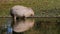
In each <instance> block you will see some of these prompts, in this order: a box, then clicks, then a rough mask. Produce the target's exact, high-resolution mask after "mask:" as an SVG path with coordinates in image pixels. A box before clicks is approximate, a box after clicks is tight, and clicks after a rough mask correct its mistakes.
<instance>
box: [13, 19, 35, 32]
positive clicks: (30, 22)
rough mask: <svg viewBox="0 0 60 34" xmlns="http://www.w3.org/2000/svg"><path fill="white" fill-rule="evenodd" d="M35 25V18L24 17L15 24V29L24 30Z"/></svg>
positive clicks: (17, 30) (16, 30)
mask: <svg viewBox="0 0 60 34" xmlns="http://www.w3.org/2000/svg"><path fill="white" fill-rule="evenodd" d="M33 26H34V19H29V18H28V19H22V20H18V21H17V23H16V24H15V25H14V26H13V31H15V32H24V31H27V30H29V29H30V28H32V27H33Z"/></svg>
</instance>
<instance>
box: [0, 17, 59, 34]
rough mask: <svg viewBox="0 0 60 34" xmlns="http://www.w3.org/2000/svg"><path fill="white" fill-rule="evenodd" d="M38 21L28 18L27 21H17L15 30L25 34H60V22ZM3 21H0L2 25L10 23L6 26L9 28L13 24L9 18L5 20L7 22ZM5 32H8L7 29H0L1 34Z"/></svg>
mask: <svg viewBox="0 0 60 34" xmlns="http://www.w3.org/2000/svg"><path fill="white" fill-rule="evenodd" d="M38 19H41V18H38ZM38 19H31V18H27V19H25V20H23V19H20V20H17V23H16V24H15V25H14V27H13V29H14V31H15V32H22V33H23V34H60V20H57V21H54V20H53V21H44V20H42V21H41V20H38ZM2 20H3V19H0V23H5V22H6V23H7V21H8V23H7V24H6V25H8V26H10V25H9V24H10V23H11V22H12V20H11V19H9V18H8V19H7V20H6V19H5V21H2ZM34 21H35V22H34ZM3 32H4V33H3ZM5 32H7V31H6V27H0V34H1V33H2V34H5Z"/></svg>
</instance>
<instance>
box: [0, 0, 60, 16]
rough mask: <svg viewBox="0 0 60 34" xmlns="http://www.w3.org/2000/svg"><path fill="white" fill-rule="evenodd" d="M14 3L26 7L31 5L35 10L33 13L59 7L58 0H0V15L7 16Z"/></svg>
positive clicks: (40, 12)
mask: <svg viewBox="0 0 60 34" xmlns="http://www.w3.org/2000/svg"><path fill="white" fill-rule="evenodd" d="M14 5H24V6H27V7H31V8H32V9H33V10H34V11H35V15H41V14H42V12H47V11H41V10H52V9H55V8H57V9H60V0H20V1H18V0H16V1H10V0H9V1H7V2H5V1H1V2H0V16H9V11H10V8H11V7H12V6H14ZM45 14H46V13H45ZM42 15H44V14H42Z"/></svg>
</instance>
